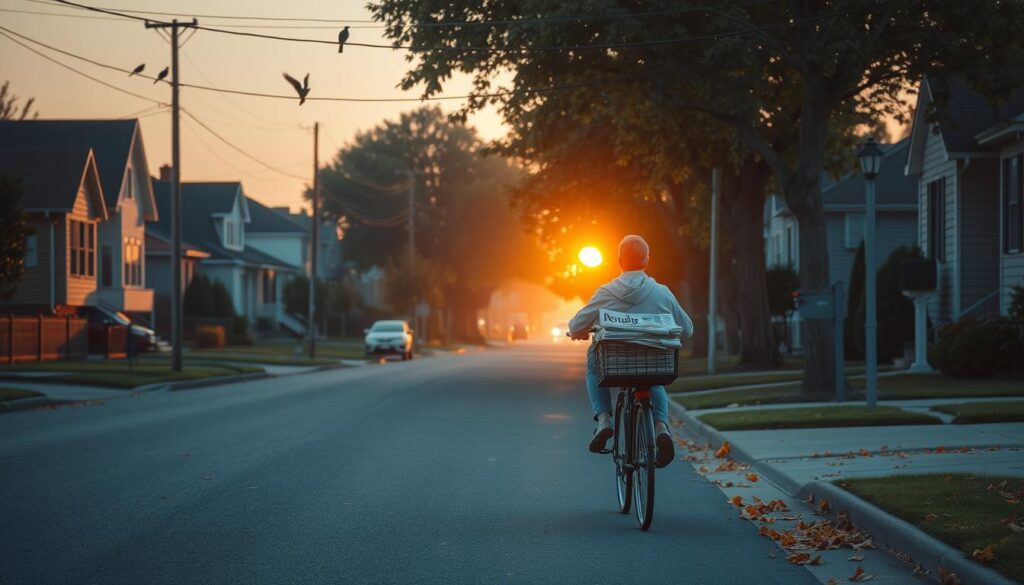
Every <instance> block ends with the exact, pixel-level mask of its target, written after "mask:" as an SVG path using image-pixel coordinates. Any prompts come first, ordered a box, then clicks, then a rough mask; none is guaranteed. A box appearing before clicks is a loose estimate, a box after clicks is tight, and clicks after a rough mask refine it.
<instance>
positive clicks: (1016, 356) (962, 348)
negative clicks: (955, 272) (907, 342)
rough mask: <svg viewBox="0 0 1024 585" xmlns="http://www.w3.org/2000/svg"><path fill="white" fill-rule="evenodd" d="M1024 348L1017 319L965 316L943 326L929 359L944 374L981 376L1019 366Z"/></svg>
mask: <svg viewBox="0 0 1024 585" xmlns="http://www.w3.org/2000/svg"><path fill="white" fill-rule="evenodd" d="M1022 358H1024V352H1022V348H1021V342H1020V337H1019V336H1018V332H1017V327H1016V326H1015V325H1014V323H1013V322H1012V321H1011V320H1010V319H1008V318H1005V317H999V318H996V319H984V320H980V321H975V320H973V319H963V320H961V321H958V322H957V323H954V324H952V325H950V326H948V327H946V328H945V329H943V330H942V334H941V336H940V337H939V340H938V342H936V343H935V345H933V346H932V348H931V351H929V352H928V361H929V362H931V364H932V365H933V366H935V367H936V368H938V369H939V370H941V371H942V373H943V374H946V375H949V376H957V377H970V378H981V377H988V376H992V375H995V374H1005V373H1009V372H1010V371H1012V370H1013V369H1014V368H1015V367H1017V368H1019V367H1020V364H1021V361H1022Z"/></svg>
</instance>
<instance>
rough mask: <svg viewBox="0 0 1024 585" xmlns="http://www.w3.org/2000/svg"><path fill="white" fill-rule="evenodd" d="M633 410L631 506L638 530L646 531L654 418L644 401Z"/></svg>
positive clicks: (651, 511) (650, 515) (651, 505)
mask: <svg viewBox="0 0 1024 585" xmlns="http://www.w3.org/2000/svg"><path fill="white" fill-rule="evenodd" d="M633 410H634V413H635V415H634V419H633V420H634V423H633V436H634V443H633V445H634V450H633V454H634V462H633V477H632V480H633V499H634V500H636V501H635V502H634V503H633V506H634V509H635V510H636V520H637V522H639V523H640V529H641V530H647V529H648V528H650V527H651V520H653V519H654V469H655V466H656V463H657V461H656V459H655V454H654V417H653V415H652V414H651V407H650V404H648V403H647V402H646V401H645V402H643V403H641V404H639V405H637V406H636V407H634V409H633Z"/></svg>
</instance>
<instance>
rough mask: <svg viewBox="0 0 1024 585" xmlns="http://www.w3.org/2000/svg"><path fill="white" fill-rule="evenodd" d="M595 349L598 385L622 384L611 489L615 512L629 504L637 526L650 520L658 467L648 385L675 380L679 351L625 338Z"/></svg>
mask: <svg viewBox="0 0 1024 585" xmlns="http://www.w3.org/2000/svg"><path fill="white" fill-rule="evenodd" d="M594 351H596V352H597V369H598V379H599V381H598V385H599V386H601V387H605V388H607V387H612V388H620V389H621V390H622V391H621V392H619V395H618V398H617V399H616V402H615V414H614V418H613V423H612V424H613V427H612V429H613V433H614V434H613V435H612V448H611V449H603V450H601V451H600V453H603V454H610V455H611V456H612V460H613V461H614V463H615V491H616V495H617V497H618V503H619V512H620V513H622V514H628V513H629V510H630V508H631V507H632V509H633V511H634V513H635V514H636V519H637V522H638V523H639V524H640V529H641V530H647V529H649V528H650V527H651V522H652V521H653V520H654V485H655V484H654V472H655V469H656V468H657V465H656V463H657V456H656V452H655V437H654V409H653V407H652V406H651V397H650V392H651V391H650V387H651V386H657V385H662V384H669V383H671V382H672V381H673V380H675V379H676V376H677V372H678V368H679V352H678V350H676V349H672V348H667V347H654V346H649V345H641V344H636V343H629V342H624V341H611V340H604V341H599V342H598V343H597V345H596V347H595V348H594Z"/></svg>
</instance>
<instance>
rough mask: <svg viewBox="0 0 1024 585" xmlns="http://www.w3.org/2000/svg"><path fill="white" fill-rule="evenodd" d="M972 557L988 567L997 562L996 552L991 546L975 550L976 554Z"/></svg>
mask: <svg viewBox="0 0 1024 585" xmlns="http://www.w3.org/2000/svg"><path fill="white" fill-rule="evenodd" d="M971 557H972V558H974V560H976V561H978V562H979V563H985V564H986V565H987V564H989V563H991V562H992V561H994V560H996V552H995V550H994V549H993V548H992V545H991V544H990V545H987V546H986V547H985V548H980V549H975V550H974V552H972V553H971Z"/></svg>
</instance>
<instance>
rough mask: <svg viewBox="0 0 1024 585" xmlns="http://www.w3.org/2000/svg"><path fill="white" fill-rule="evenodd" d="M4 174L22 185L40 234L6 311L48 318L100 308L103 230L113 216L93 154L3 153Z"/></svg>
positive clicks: (48, 150)
mask: <svg viewBox="0 0 1024 585" xmlns="http://www.w3.org/2000/svg"><path fill="white" fill-rule="evenodd" d="M0 174H4V175H8V176H13V177H17V178H18V179H19V180H20V181H21V188H22V207H23V208H24V210H25V212H26V213H27V215H28V223H29V225H30V226H31V227H32V228H33V229H34V231H35V233H34V234H32V235H30V236H28V241H27V242H26V243H27V246H26V253H25V263H24V272H23V273H22V279H21V282H20V284H19V285H18V287H17V290H16V291H15V293H14V296H13V297H12V298H11V299H9V300H6V301H4V305H5V309H7V310H8V311H10V312H19V313H43V312H54V311H55V310H61V309H64V308H74V307H80V306H84V305H95V304H96V303H97V302H98V300H99V299H98V294H97V274H98V272H99V271H98V266H97V254H96V245H97V241H98V231H99V230H98V227H99V225H101V224H102V222H104V221H107V220H108V219H109V217H110V216H109V210H108V207H107V202H106V199H105V198H104V194H103V188H102V184H101V182H100V175H99V171H98V169H97V165H96V158H95V155H94V154H93V151H92V149H89V148H78V149H53V148H21V149H0Z"/></svg>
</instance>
